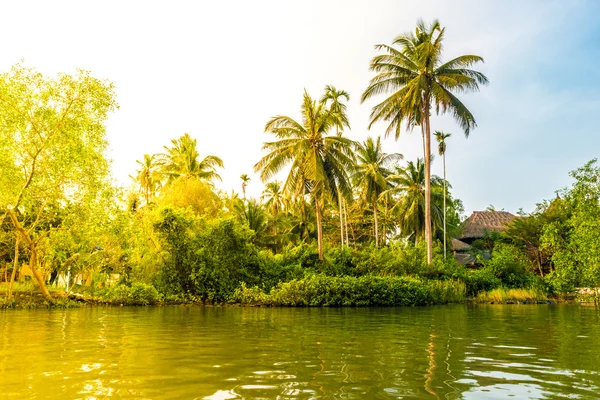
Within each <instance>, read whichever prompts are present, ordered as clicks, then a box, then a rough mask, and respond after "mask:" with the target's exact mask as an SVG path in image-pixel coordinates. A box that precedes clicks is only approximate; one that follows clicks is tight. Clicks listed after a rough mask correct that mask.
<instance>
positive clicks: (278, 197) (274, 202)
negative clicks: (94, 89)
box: [261, 181, 286, 217]
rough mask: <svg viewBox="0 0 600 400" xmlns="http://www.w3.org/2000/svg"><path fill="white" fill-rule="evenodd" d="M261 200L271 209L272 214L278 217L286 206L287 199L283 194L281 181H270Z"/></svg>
mask: <svg viewBox="0 0 600 400" xmlns="http://www.w3.org/2000/svg"><path fill="white" fill-rule="evenodd" d="M261 201H263V202H264V203H265V206H266V207H267V209H268V210H270V212H271V215H273V216H274V217H276V216H277V215H278V214H279V213H280V212H281V211H282V210H283V209H284V208H285V203H286V199H285V196H284V195H283V191H282V188H281V182H280V181H273V182H269V183H267V184H266V185H265V190H263V192H262V196H261Z"/></svg>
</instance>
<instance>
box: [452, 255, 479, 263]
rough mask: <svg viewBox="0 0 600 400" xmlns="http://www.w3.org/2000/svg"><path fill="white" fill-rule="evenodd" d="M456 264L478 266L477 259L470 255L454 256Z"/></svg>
mask: <svg viewBox="0 0 600 400" xmlns="http://www.w3.org/2000/svg"><path fill="white" fill-rule="evenodd" d="M454 259H455V260H456V262H458V263H459V264H462V265H476V264H477V259H476V258H475V257H473V256H472V255H471V254H469V253H456V255H455V256H454Z"/></svg>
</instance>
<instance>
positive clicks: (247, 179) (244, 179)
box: [240, 174, 250, 201]
mask: <svg viewBox="0 0 600 400" xmlns="http://www.w3.org/2000/svg"><path fill="white" fill-rule="evenodd" d="M240 179H241V180H242V193H244V201H246V187H247V186H248V182H250V177H249V176H248V174H242V175H241V176H240Z"/></svg>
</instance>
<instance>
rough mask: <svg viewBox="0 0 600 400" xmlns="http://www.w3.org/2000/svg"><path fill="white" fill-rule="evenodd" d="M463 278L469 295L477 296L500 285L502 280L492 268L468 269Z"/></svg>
mask: <svg viewBox="0 0 600 400" xmlns="http://www.w3.org/2000/svg"><path fill="white" fill-rule="evenodd" d="M463 280H464V282H465V285H466V290H467V295H468V296H471V297H472V296H476V295H477V294H478V293H479V292H483V291H490V290H493V289H496V288H497V287H500V285H502V281H501V280H500V279H499V278H498V277H496V275H494V273H493V272H492V271H491V270H490V269H486V268H483V269H478V270H474V271H468V272H467V273H466V274H465V275H464V276H463Z"/></svg>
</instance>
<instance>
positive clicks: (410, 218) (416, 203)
mask: <svg viewBox="0 0 600 400" xmlns="http://www.w3.org/2000/svg"><path fill="white" fill-rule="evenodd" d="M388 180H389V182H390V183H391V184H392V185H393V188H392V189H390V190H389V193H392V194H400V198H399V200H398V202H397V203H396V204H395V205H394V207H393V211H394V212H396V213H397V214H398V216H399V227H400V231H401V233H402V234H403V235H404V236H406V237H409V238H414V240H415V244H417V243H418V242H419V240H420V239H421V237H422V236H423V233H424V232H425V228H426V226H427V223H428V221H427V219H426V216H425V164H424V163H423V159H422V158H419V159H417V162H416V163H414V162H412V161H409V162H408V164H407V166H406V167H404V168H397V170H396V174H394V175H390V176H389V177H388ZM442 185H443V182H442V179H441V178H439V177H438V176H435V175H433V176H432V177H431V188H432V190H431V199H432V207H431V210H432V213H431V216H432V218H431V220H430V221H431V222H430V223H433V225H434V226H440V225H441V223H442V215H443V213H442V203H443V190H442Z"/></svg>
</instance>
